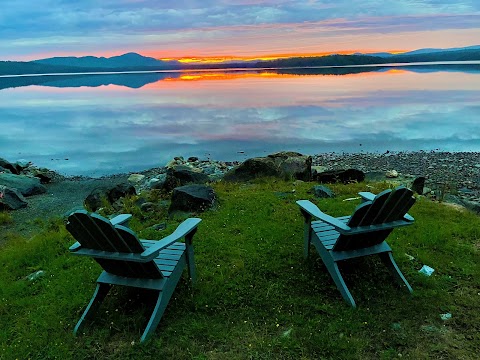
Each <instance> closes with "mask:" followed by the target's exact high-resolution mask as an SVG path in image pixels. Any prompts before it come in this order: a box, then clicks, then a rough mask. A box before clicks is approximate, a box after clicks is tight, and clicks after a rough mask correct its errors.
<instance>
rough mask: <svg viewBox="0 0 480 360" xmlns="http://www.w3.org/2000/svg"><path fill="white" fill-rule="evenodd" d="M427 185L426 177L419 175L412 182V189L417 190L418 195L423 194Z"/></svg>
mask: <svg viewBox="0 0 480 360" xmlns="http://www.w3.org/2000/svg"><path fill="white" fill-rule="evenodd" d="M424 187H425V177H424V176H419V177H417V178H416V179H415V180H413V182H412V186H411V189H412V191H414V192H416V193H417V194H418V195H423V192H424Z"/></svg>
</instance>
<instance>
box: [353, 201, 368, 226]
mask: <svg viewBox="0 0 480 360" xmlns="http://www.w3.org/2000/svg"><path fill="white" fill-rule="evenodd" d="M371 206H372V202H371V201H366V202H364V203H362V204H360V205H358V206H357V207H356V208H355V211H354V212H353V214H352V217H351V218H350V220H348V223H347V225H348V226H350V227H357V226H359V225H360V223H361V222H362V219H363V218H364V217H365V215H366V214H367V212H368V210H370V207H371Z"/></svg>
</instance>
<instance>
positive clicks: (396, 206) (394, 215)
mask: <svg viewBox="0 0 480 360" xmlns="http://www.w3.org/2000/svg"><path fill="white" fill-rule="evenodd" d="M412 195H413V193H412V191H411V190H409V189H407V188H406V187H404V186H399V187H397V188H396V189H395V190H393V191H392V193H391V194H390V196H389V198H388V199H387V201H386V202H385V207H384V208H383V209H382V210H381V211H380V212H379V213H378V215H377V217H376V219H375V220H374V222H375V224H383V223H387V222H391V221H395V220H399V219H401V218H402V217H403V215H405V213H406V212H405V213H403V214H401V211H402V209H403V208H404V207H405V205H406V203H407V202H408V200H409V198H411V197H412Z"/></svg>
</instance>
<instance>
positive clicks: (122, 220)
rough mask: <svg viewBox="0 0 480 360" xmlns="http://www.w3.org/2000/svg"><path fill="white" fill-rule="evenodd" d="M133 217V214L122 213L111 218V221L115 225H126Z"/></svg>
mask: <svg viewBox="0 0 480 360" xmlns="http://www.w3.org/2000/svg"><path fill="white" fill-rule="evenodd" d="M131 217H132V215H131V214H120V215H117V216H115V217H114V218H113V219H110V222H111V223H112V225H113V226H115V225H125V224H128V221H129V220H130V218H131Z"/></svg>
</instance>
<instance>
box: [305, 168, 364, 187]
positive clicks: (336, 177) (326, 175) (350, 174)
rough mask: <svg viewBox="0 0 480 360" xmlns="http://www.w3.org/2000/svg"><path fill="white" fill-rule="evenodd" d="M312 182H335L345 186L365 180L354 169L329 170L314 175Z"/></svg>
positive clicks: (362, 175)
mask: <svg viewBox="0 0 480 360" xmlns="http://www.w3.org/2000/svg"><path fill="white" fill-rule="evenodd" d="M314 180H316V181H318V182H319V183H330V184H332V183H336V182H342V183H344V184H346V183H350V182H360V181H363V180H365V173H364V172H363V171H361V170H356V169H347V170H330V171H324V172H322V173H319V174H315V176H314Z"/></svg>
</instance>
